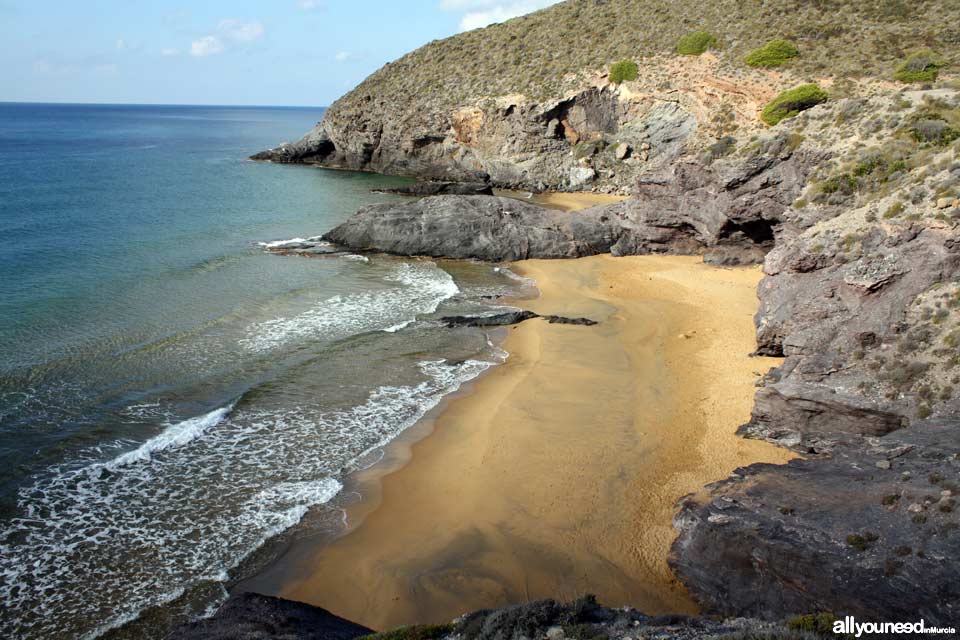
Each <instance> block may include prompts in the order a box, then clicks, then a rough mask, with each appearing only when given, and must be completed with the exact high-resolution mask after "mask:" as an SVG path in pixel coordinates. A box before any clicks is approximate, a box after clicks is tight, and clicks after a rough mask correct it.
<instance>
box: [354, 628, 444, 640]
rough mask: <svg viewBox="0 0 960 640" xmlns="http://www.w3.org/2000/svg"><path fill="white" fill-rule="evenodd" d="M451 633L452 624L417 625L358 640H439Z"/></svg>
mask: <svg viewBox="0 0 960 640" xmlns="http://www.w3.org/2000/svg"><path fill="white" fill-rule="evenodd" d="M452 632H453V625H452V624H418V625H413V626H410V627H400V628H399V629H393V630H391V631H384V632H382V633H374V634H371V635H368V636H363V637H361V638H359V640H439V639H440V638H444V637H446V636H448V635H450V634H451V633H452Z"/></svg>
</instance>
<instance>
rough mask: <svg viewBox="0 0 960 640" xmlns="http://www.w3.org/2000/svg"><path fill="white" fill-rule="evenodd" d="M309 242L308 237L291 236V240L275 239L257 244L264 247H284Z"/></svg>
mask: <svg viewBox="0 0 960 640" xmlns="http://www.w3.org/2000/svg"><path fill="white" fill-rule="evenodd" d="M307 242H309V240H307V239H306V238H290V239H289V240H273V241H272V242H258V243H257V244H258V245H260V246H261V247H263V248H264V249H283V248H284V247H296V246H298V245H301V244H305V243H307Z"/></svg>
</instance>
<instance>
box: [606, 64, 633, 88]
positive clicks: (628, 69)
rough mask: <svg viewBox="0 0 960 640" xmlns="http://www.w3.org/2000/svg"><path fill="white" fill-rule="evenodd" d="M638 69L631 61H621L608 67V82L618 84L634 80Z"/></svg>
mask: <svg viewBox="0 0 960 640" xmlns="http://www.w3.org/2000/svg"><path fill="white" fill-rule="evenodd" d="M639 71H640V69H639V68H637V63H636V62H634V61H633V60H621V61H620V62H615V63H613V64H612V65H610V82H612V83H613V84H620V83H621V82H623V81H624V80H636V79H637V75H638V73H639Z"/></svg>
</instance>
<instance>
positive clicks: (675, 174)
mask: <svg viewBox="0 0 960 640" xmlns="http://www.w3.org/2000/svg"><path fill="white" fill-rule="evenodd" d="M822 158H823V154H822V153H817V152H811V151H807V150H801V151H797V150H796V149H794V148H792V147H791V144H790V139H789V137H787V136H779V137H774V138H773V139H772V140H770V141H769V142H768V143H767V144H766V145H765V146H763V147H762V148H760V149H758V150H757V151H756V152H754V153H753V154H751V155H750V156H748V157H747V158H745V159H742V158H737V159H731V160H726V161H718V162H716V163H713V164H710V163H708V162H704V161H703V160H697V159H690V160H686V161H678V162H676V163H674V164H672V165H670V166H669V167H665V168H663V169H661V170H658V171H655V172H651V173H648V174H644V175H643V176H641V177H640V178H639V179H638V181H637V185H636V188H635V195H634V196H632V197H631V198H629V199H627V200H625V201H623V202H620V203H616V204H613V205H605V206H600V207H593V208H590V209H586V210H583V211H578V212H574V213H570V212H560V211H553V210H550V209H544V208H542V207H538V206H536V205H532V204H529V203H525V202H521V201H517V200H512V199H507V198H492V197H491V198H483V197H468V196H465V197H452V196H451V197H439V198H428V199H424V200H421V201H419V202H415V203H400V204H397V203H389V204H379V205H373V206H370V207H366V208H364V209H362V210H360V211H359V212H358V213H357V214H355V215H354V216H353V217H351V218H350V219H349V220H348V221H347V222H345V223H344V224H342V225H340V226H339V227H336V228H335V229H333V230H332V231H330V232H329V233H327V234H326V235H325V236H324V239H325V240H327V241H329V242H333V243H335V244H337V245H340V246H342V247H346V248H349V249H352V250H376V251H384V252H387V253H397V254H402V255H428V256H436V257H441V256H443V257H450V258H475V259H480V260H492V261H499V260H522V259H526V258H576V257H581V256H586V255H593V254H597V253H606V252H611V253H613V254H614V255H639V254H649V253H674V254H701V253H702V254H704V256H705V259H706V260H707V261H708V262H712V263H717V264H750V263H756V262H760V261H762V260H763V256H764V254H765V253H766V252H767V251H768V250H769V249H770V248H772V246H773V242H774V234H775V231H776V229H777V228H778V226H779V225H780V224H781V222H782V216H783V213H784V212H785V211H786V210H787V209H788V208H789V207H790V204H791V203H792V202H793V201H794V199H796V197H797V196H798V195H799V193H800V192H801V190H802V188H803V186H804V184H805V183H806V179H807V176H808V174H809V172H810V170H811V169H812V167H813V166H814V165H815V164H816V163H817V162H818V161H820V160H822Z"/></svg>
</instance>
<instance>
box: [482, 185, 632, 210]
mask: <svg viewBox="0 0 960 640" xmlns="http://www.w3.org/2000/svg"><path fill="white" fill-rule="evenodd" d="M494 195H498V196H505V197H507V198H514V199H515V200H523V201H524V202H531V203H533V204H538V205H540V206H541V207H547V208H549V209H560V210H561V211H579V210H580V209H586V208H587V207H596V206H599V205H602V204H613V203H615V202H620V201H621V200H626V199H627V196H621V195H616V194H611V193H593V192H590V191H573V192H566V191H544V192H543V193H535V194H532V195H531V194H530V193H529V192H527V191H512V190H509V189H494Z"/></svg>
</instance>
